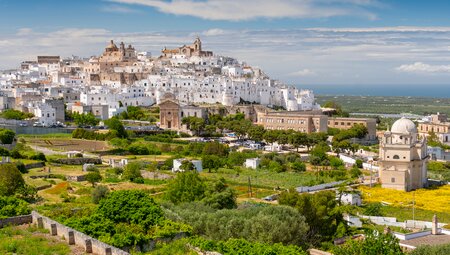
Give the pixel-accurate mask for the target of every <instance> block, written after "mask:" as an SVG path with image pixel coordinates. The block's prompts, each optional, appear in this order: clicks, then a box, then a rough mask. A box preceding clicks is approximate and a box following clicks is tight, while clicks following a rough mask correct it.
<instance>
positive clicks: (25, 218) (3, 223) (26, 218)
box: [0, 214, 31, 228]
mask: <svg viewBox="0 0 450 255" xmlns="http://www.w3.org/2000/svg"><path fill="white" fill-rule="evenodd" d="M27 223H31V214H29V215H21V216H16V217H10V218H6V219H1V220H0V228H3V227H7V226H9V225H12V226H17V225H22V224H27Z"/></svg>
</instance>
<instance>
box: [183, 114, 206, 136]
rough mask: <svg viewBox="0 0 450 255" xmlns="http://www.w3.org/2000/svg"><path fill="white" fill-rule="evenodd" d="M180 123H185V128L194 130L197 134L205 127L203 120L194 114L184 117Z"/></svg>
mask: <svg viewBox="0 0 450 255" xmlns="http://www.w3.org/2000/svg"><path fill="white" fill-rule="evenodd" d="M181 123H183V124H185V125H187V128H188V129H189V130H191V131H195V133H196V134H197V135H200V134H201V132H202V131H203V129H204V128H205V120H204V119H203V118H199V117H195V116H189V117H184V118H183V119H182V120H181Z"/></svg>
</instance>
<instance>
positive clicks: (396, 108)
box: [316, 95, 450, 115]
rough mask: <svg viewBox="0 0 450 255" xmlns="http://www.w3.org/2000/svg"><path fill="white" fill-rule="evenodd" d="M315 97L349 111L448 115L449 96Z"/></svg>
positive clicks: (449, 113)
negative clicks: (439, 113)
mask: <svg viewBox="0 0 450 255" xmlns="http://www.w3.org/2000/svg"><path fill="white" fill-rule="evenodd" d="M316 99H317V102H318V103H319V104H324V103H325V102H328V101H334V102H336V103H338V104H339V105H341V106H342V108H343V110H344V111H347V112H350V113H391V114H400V113H412V114H418V115H428V114H432V113H436V112H441V113H446V114H448V115H450V98H429V97H382V96H370V97H369V96H322V95H318V96H316Z"/></svg>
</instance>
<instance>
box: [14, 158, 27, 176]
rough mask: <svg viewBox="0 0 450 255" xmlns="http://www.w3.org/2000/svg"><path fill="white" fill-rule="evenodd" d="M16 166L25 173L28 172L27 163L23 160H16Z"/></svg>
mask: <svg viewBox="0 0 450 255" xmlns="http://www.w3.org/2000/svg"><path fill="white" fill-rule="evenodd" d="M16 167H17V169H19V171H20V172H21V173H23V174H26V173H28V170H27V168H26V167H25V164H24V163H23V162H22V161H17V162H16Z"/></svg>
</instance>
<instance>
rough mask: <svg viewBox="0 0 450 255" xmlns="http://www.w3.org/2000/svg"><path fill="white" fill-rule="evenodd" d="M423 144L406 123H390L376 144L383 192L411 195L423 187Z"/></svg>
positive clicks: (424, 154)
mask: <svg viewBox="0 0 450 255" xmlns="http://www.w3.org/2000/svg"><path fill="white" fill-rule="evenodd" d="M427 163H428V154H427V141H426V138H424V137H423V138H420V137H419V136H418V132H417V128H416V125H415V124H414V123H413V122H412V121H411V120H409V119H406V118H401V119H399V120H397V121H396V122H394V124H393V125H392V128H391V130H390V131H387V132H385V133H384V135H383V137H382V139H381V141H380V170H379V177H380V182H381V186H382V187H383V188H390V189H396V190H403V191H411V190H415V189H419V188H423V187H426V186H427V180H428V179H427Z"/></svg>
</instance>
